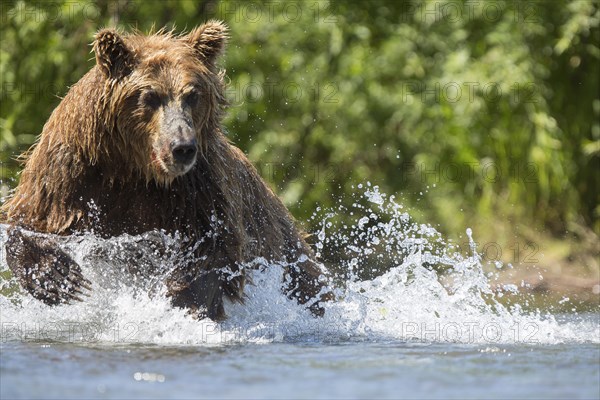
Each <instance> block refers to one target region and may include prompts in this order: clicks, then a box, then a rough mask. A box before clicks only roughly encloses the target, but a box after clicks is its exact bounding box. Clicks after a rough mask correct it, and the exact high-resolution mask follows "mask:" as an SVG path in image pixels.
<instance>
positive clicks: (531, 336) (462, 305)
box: [0, 185, 600, 348]
mask: <svg viewBox="0 0 600 400" xmlns="http://www.w3.org/2000/svg"><path fill="white" fill-rule="evenodd" d="M356 197H357V199H356V202H355V203H354V205H353V207H352V209H351V210H349V209H347V208H344V207H343V206H339V207H338V208H337V209H335V210H325V211H320V210H319V214H315V215H314V216H313V220H317V221H319V222H320V224H321V226H320V228H319V229H318V232H319V233H318V235H317V238H318V240H319V242H318V243H317V249H319V251H320V252H321V253H322V254H328V253H327V251H328V250H329V249H332V248H335V247H338V248H339V247H341V248H342V250H343V251H342V252H341V253H342V254H345V255H349V256H348V257H346V258H345V259H341V260H339V262H338V269H339V270H341V271H342V272H343V273H344V276H343V277H338V278H337V280H336V281H337V282H338V289H337V300H336V301H333V302H329V303H326V304H324V307H325V316H324V317H322V318H315V317H313V316H312V315H311V313H310V312H309V311H308V310H306V308H305V307H303V306H301V305H298V304H297V303H296V302H295V301H292V300H290V299H288V298H287V297H286V295H285V294H284V293H283V292H282V290H281V288H282V281H283V279H284V268H285V267H283V266H281V265H277V264H274V265H266V266H264V267H262V268H259V269H255V270H250V271H249V274H250V275H251V278H252V281H253V284H252V285H248V286H247V289H246V295H247V299H246V302H245V304H230V303H226V312H227V314H228V316H229V318H228V319H227V320H226V321H225V322H223V323H221V324H217V323H214V322H212V321H209V320H203V321H198V320H196V319H194V318H192V317H191V316H190V315H188V314H187V313H186V312H185V310H181V309H177V308H173V307H172V306H171V304H170V302H169V299H168V298H167V297H166V296H165V290H164V287H162V285H161V282H162V279H161V276H162V275H161V274H157V273H156V271H157V270H160V271H163V273H165V272H164V271H168V270H169V269H170V268H172V265H171V263H173V260H172V259H170V258H168V257H162V258H161V257H158V256H154V255H153V254H152V252H151V251H148V247H147V246H146V247H143V250H144V251H145V252H146V253H150V255H149V256H148V262H147V264H148V265H147V267H148V268H150V269H149V271H152V274H154V275H153V276H154V278H155V279H151V280H149V281H146V282H133V281H132V279H131V278H130V275H128V272H127V265H123V263H125V262H126V261H124V258H121V253H122V252H127V251H130V250H131V248H135V246H138V245H139V243H140V237H132V236H128V235H124V236H122V237H118V238H112V239H110V240H102V239H99V238H97V237H95V236H93V235H84V236H79V237H77V238H71V239H68V240H66V241H63V242H61V243H62V245H63V248H64V249H65V250H67V251H68V252H69V253H70V254H71V255H72V256H73V257H74V258H75V259H76V260H77V261H78V262H79V263H80V265H82V268H83V272H84V275H85V276H86V277H88V278H89V279H90V280H91V281H92V282H93V283H94V284H93V291H92V292H91V296H90V297H89V298H86V301H84V302H82V303H76V304H73V305H61V306H57V307H50V306H46V305H44V304H42V303H41V302H39V301H36V300H34V299H33V298H31V297H30V296H29V295H24V294H21V293H17V294H15V295H13V296H11V297H10V298H8V297H5V296H0V310H1V313H0V322H1V325H2V332H1V334H2V336H1V340H2V341H6V340H58V341H68V342H78V341H82V342H100V343H119V344H121V343H136V344H140V343H143V344H161V345H162V344H169V345H223V344H231V343H248V342H251V343H271V342H280V341H294V340H299V341H334V342H335V341H344V340H350V339H352V340H375V341H377V340H386V341H387V340H396V341H419V342H456V343H477V344H488V345H489V346H491V347H490V348H494V347H493V346H494V345H495V344H506V343H515V344H519V343H526V344H536V343H539V344H555V343H564V342H593V343H600V327H599V324H598V320H597V318H596V317H594V318H591V319H581V320H573V321H571V322H558V321H557V319H556V318H555V317H554V316H552V315H550V314H544V315H542V314H541V313H539V312H538V313H534V314H529V313H525V312H523V311H522V310H521V308H520V307H518V306H516V307H513V308H512V309H507V308H506V307H504V306H502V305H501V304H499V303H498V302H497V301H496V300H495V297H494V293H493V292H492V290H491V288H490V284H489V282H488V279H487V278H486V276H485V274H484V273H483V269H482V265H481V257H480V256H479V255H478V254H476V253H471V254H467V255H464V254H458V253H455V252H454V250H453V248H452V246H451V245H450V244H448V243H446V242H445V241H444V240H443V238H442V237H441V235H440V234H439V233H438V232H437V231H436V230H435V229H433V228H432V227H431V226H428V225H418V224H413V223H410V216H409V215H408V214H406V213H402V212H401V210H402V207H401V206H400V205H398V204H396V203H394V200H393V198H388V197H387V196H384V195H382V194H381V193H379V190H378V188H377V187H371V186H370V185H367V190H366V192H365V193H364V194H357V196H356ZM342 215H343V216H345V217H346V218H339V217H340V216H342ZM350 215H351V216H352V217H351V218H353V219H354V221H355V222H354V223H352V222H350V223H348V219H347V217H348V216H350ZM472 235H473V233H472V232H470V230H468V231H467V236H468V237H469V240H470V241H471V243H474V242H473V239H472ZM163 239H164V240H165V242H166V243H167V244H169V245H173V246H176V244H177V240H178V238H177V237H175V238H171V237H167V236H164V235H163ZM0 241H1V243H0V244H1V247H2V253H0V256H1V257H2V258H1V259H2V260H4V259H5V257H4V255H5V253H4V243H5V242H6V226H2V227H1V229H0ZM473 247H474V246H473ZM128 249H129V250H128ZM99 250H101V251H100V252H99ZM97 254H103V256H104V257H105V259H104V260H103V261H102V259H101V258H100V259H99V258H98V257H97V256H96V255H97ZM254 264H255V265H262V264H265V262H264V260H258V261H257V262H256V263H254ZM434 266H435V268H433V267H434ZM373 267H376V268H377V269H378V270H379V273H378V275H379V276H377V277H376V278H374V279H362V280H361V279H360V278H359V276H361V275H364V274H365V271H364V270H365V269H367V268H373ZM7 268H8V267H7V265H6V262H5V261H2V262H1V265H0V271H5V270H6V269H7ZM367 272H368V271H367ZM442 272H443V274H444V276H446V277H449V278H451V279H442ZM166 273H168V272H166ZM11 284H15V282H14V280H12V281H6V280H5V281H4V282H2V284H1V286H0V289H2V288H3V287H4V291H6V287H7V286H9V285H11ZM510 289H511V290H512V291H515V290H518V288H516V287H514V288H513V287H511V288H510Z"/></svg>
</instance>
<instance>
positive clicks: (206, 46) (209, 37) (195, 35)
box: [183, 20, 229, 65]
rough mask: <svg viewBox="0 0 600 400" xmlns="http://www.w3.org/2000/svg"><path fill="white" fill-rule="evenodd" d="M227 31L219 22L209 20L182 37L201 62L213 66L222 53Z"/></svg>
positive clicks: (227, 35)
mask: <svg viewBox="0 0 600 400" xmlns="http://www.w3.org/2000/svg"><path fill="white" fill-rule="evenodd" d="M228 31H229V29H228V28H227V25H225V23H223V22H221V21H217V20H211V21H208V22H207V23H205V24H203V25H200V26H199V27H197V28H194V29H193V30H192V31H191V32H190V33H188V34H187V35H186V36H184V37H183V39H184V40H186V41H187V42H188V43H189V44H190V45H191V46H192V47H193V48H194V49H196V51H197V52H198V54H199V56H200V58H201V59H202V60H203V61H206V62H208V63H209V64H213V65H214V62H215V60H216V58H217V57H218V56H219V55H220V54H222V53H223V51H224V50H225V45H226V44H227V39H229V34H228Z"/></svg>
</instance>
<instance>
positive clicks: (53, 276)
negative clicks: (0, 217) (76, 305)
mask: <svg viewBox="0 0 600 400" xmlns="http://www.w3.org/2000/svg"><path fill="white" fill-rule="evenodd" d="M6 262H7V264H8V267H9V268H10V269H11V271H12V273H13V274H14V275H15V276H16V277H17V279H18V280H19V283H20V284H21V286H23V287H24V288H25V289H26V290H27V291H28V292H29V293H30V294H31V295H32V296H33V297H35V298H36V299H38V300H41V301H43V302H44V303H46V304H48V305H57V304H61V303H69V302H70V301H71V300H79V301H81V298H80V297H79V296H80V295H82V294H84V293H83V292H82V289H87V290H91V287H90V285H91V282H90V281H88V280H87V279H85V278H84V277H83V275H82V273H81V267H80V266H79V265H78V264H77V263H76V262H75V261H74V260H73V259H72V258H71V257H70V256H69V255H68V254H66V253H65V252H64V251H62V250H61V249H60V248H59V247H58V243H56V242H55V241H54V240H52V239H50V238H48V237H44V236H40V235H35V234H30V233H25V232H24V231H23V230H22V229H21V228H18V227H15V228H10V229H9V232H8V240H7V241H6Z"/></svg>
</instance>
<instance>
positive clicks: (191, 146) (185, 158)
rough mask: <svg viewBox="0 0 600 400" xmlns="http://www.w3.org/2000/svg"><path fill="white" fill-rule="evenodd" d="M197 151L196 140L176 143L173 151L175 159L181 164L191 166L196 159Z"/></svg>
mask: <svg viewBox="0 0 600 400" xmlns="http://www.w3.org/2000/svg"><path fill="white" fill-rule="evenodd" d="M196 151H197V142H196V140H193V141H191V142H176V143H175V144H174V145H173V147H172V150H171V152H172V153H173V159H174V160H175V162H177V163H179V164H189V163H190V162H191V161H192V160H193V159H194V157H196Z"/></svg>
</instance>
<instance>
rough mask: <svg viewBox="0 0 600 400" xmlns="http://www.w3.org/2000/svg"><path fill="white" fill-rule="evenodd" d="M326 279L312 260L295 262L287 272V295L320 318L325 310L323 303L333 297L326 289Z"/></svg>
mask: <svg viewBox="0 0 600 400" xmlns="http://www.w3.org/2000/svg"><path fill="white" fill-rule="evenodd" d="M326 280H327V278H326V277H325V275H324V274H323V271H321V268H320V267H319V266H318V265H317V264H316V262H314V261H313V260H310V259H308V260H306V261H301V262H297V263H296V264H295V265H292V266H290V269H289V271H288V282H289V284H288V285H287V295H288V297H289V298H291V299H296V301H297V302H298V303H299V304H309V307H308V309H309V310H310V311H311V312H312V313H313V315H315V316H317V317H322V316H323V315H324V313H325V309H324V308H323V307H322V306H321V302H323V301H331V300H333V299H334V295H333V293H332V291H331V290H323V289H324V288H325V289H328V288H327V283H326Z"/></svg>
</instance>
